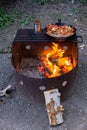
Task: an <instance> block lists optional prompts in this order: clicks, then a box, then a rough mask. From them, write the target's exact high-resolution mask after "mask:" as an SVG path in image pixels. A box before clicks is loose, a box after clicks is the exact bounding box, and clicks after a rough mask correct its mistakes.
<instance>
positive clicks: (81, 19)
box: [0, 0, 87, 130]
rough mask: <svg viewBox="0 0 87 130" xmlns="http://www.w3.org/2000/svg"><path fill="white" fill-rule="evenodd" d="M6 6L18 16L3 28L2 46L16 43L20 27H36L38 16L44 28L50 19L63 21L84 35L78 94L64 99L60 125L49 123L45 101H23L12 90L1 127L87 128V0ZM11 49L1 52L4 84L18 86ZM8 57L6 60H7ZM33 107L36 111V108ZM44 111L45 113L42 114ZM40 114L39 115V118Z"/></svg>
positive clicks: (1, 108) (21, 0)
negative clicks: (11, 58) (62, 117)
mask: <svg viewBox="0 0 87 130" xmlns="http://www.w3.org/2000/svg"><path fill="white" fill-rule="evenodd" d="M3 7H4V8H6V10H7V12H8V13H10V14H11V15H16V16H17V17H16V20H15V22H14V23H12V24H11V25H10V26H9V27H6V28H3V29H0V50H2V49H4V48H8V47H9V46H11V45H12V42H13V40H14V37H15V34H16V31H17V30H18V29H19V28H34V22H33V21H34V20H35V19H39V20H40V21H41V27H42V28H44V27H45V26H46V25H47V24H49V23H55V22H57V19H58V18H61V19H62V21H63V22H65V23H69V24H72V25H74V26H75V27H76V29H77V30H76V33H77V35H78V36H79V35H80V36H82V37H83V42H82V43H78V75H77V82H76V84H75V85H76V88H77V89H76V91H75V93H74V95H73V96H72V97H71V98H70V99H69V100H67V101H66V102H64V103H63V105H64V107H65V112H64V124H63V125H61V126H59V127H49V125H48V119H47V114H46V113H45V111H44V107H43V105H32V104H31V105H30V104H28V105H26V104H24V103H21V102H20V101H19V98H18V95H17V92H16V91H14V92H13V93H12V96H13V98H12V99H11V100H9V99H7V98H4V100H5V103H2V105H0V113H1V116H0V122H1V123H0V129H1V130H57V129H59V130H86V129H87V105H86V104H87V82H86V81H87V60H86V59H87V3H85V4H82V3H79V2H78V1H75V3H72V2H71V0H66V1H65V0H61V1H60V0H58V1H57V2H51V3H46V4H44V5H41V4H38V3H36V4H33V3H30V1H29V0H15V1H10V0H9V2H5V1H3ZM10 57H11V53H10V54H9V53H8V54H6V53H5V54H2V53H1V54H0V74H1V75H0V88H2V87H5V86H6V85H7V84H8V83H11V84H13V86H15V82H14V80H13V79H12V74H13V71H12V69H11V63H10ZM3 59H4V60H3ZM32 110H33V112H32ZM40 115H43V116H40ZM37 117H38V118H37Z"/></svg>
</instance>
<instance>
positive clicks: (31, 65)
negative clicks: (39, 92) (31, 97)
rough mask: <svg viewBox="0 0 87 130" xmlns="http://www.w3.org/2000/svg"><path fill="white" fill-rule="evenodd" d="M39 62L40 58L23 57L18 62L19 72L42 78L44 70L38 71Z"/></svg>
mask: <svg viewBox="0 0 87 130" xmlns="http://www.w3.org/2000/svg"><path fill="white" fill-rule="evenodd" d="M39 64H40V58H39V57H35V58H23V59H22V60H21V64H20V72H21V73H22V74H23V75H25V76H27V77H31V78H44V77H46V76H45V75H44V72H38V65H39Z"/></svg>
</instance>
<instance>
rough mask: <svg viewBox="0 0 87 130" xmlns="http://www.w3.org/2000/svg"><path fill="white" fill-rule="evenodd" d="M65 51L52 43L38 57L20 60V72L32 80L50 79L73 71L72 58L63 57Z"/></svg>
mask: <svg viewBox="0 0 87 130" xmlns="http://www.w3.org/2000/svg"><path fill="white" fill-rule="evenodd" d="M65 51H66V49H61V48H59V45H58V44H56V43H54V42H52V46H51V47H48V48H47V49H46V50H43V51H42V52H41V54H40V56H38V57H36V58H24V59H22V60H21V65H20V66H21V72H22V73H23V74H25V75H27V76H30V77H34V78H35V77H38V78H43V77H47V78H52V77H56V76H60V75H62V74H65V73H67V72H69V71H70V70H72V69H73V60H72V56H71V55H69V56H67V55H65Z"/></svg>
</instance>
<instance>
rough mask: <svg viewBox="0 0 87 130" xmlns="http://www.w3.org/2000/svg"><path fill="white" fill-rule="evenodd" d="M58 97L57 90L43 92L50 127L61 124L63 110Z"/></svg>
mask: <svg viewBox="0 0 87 130" xmlns="http://www.w3.org/2000/svg"><path fill="white" fill-rule="evenodd" d="M60 95H61V94H60V93H59V91H58V89H52V90H49V91H44V96H45V104H46V110H47V114H48V118H49V124H50V125H58V124H61V123H63V111H64V108H63V106H62V105H61V104H60Z"/></svg>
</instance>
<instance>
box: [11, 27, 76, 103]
mask: <svg viewBox="0 0 87 130" xmlns="http://www.w3.org/2000/svg"><path fill="white" fill-rule="evenodd" d="M12 66H13V69H14V72H15V79H16V83H17V90H18V92H19V93H20V95H21V97H22V98H23V99H25V100H26V101H32V100H34V101H37V102H44V94H43V92H44V91H47V90H51V89H55V88H58V89H59V91H60V93H61V99H63V100H65V99H67V98H68V97H69V96H71V95H72V94H73V92H74V89H75V84H74V83H75V79H76V73H77V68H78V40H77V36H76V34H75V35H74V36H73V37H71V38H69V39H67V40H66V41H64V42H59V41H53V39H52V38H50V37H49V36H47V35H46V34H45V33H44V31H43V30H41V32H40V33H35V32H34V30H33V29H19V30H18V31H17V34H16V37H15V39H14V41H13V44H12Z"/></svg>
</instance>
